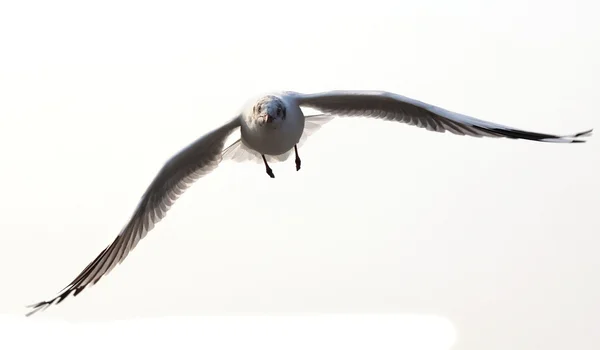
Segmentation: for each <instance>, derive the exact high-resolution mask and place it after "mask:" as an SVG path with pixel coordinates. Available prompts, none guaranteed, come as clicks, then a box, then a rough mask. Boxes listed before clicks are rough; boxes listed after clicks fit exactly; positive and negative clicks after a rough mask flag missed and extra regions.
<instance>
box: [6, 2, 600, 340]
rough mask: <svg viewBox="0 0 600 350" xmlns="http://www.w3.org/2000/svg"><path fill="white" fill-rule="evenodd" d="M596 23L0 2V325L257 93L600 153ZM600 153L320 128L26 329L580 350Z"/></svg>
mask: <svg viewBox="0 0 600 350" xmlns="http://www.w3.org/2000/svg"><path fill="white" fill-rule="evenodd" d="M598 10H599V8H598V4H597V2H595V1H572V2H567V1H563V2H558V1H550V2H549V1H541V0H540V1H528V2H522V1H516V0H514V1H497V2H492V1H488V2H477V1H467V0H460V1H459V0H457V1H452V2H449V1H441V0H437V1H411V2H408V1H401V2H383V1H376V0H371V1H368V2H363V3H360V6H359V5H357V4H352V3H349V2H326V1H318V2H309V1H297V2H276V1H253V2H251V3H242V2H226V1H222V2H211V3H210V4H209V3H201V2H193V1H187V2H183V1H169V2H166V1H164V2H141V1H139V2H135V1H104V2H98V3H92V2H77V1H71V2H67V1H53V2H42V1H37V2H36V1H18V2H17V1H7V2H3V4H2V5H0V50H1V54H0V160H1V162H2V167H1V169H2V171H1V172H0V179H1V180H2V181H1V182H0V191H1V193H2V199H3V200H2V201H0V206H1V207H0V209H1V213H2V220H0V276H1V278H2V289H1V292H0V293H1V294H0V296H1V297H2V298H0V312H2V313H6V314H12V315H17V316H19V317H22V316H21V315H23V314H24V312H25V311H26V310H25V309H24V305H27V304H31V303H33V302H36V301H39V300H42V299H48V298H51V297H53V296H54V295H55V294H54V293H56V292H57V291H58V290H60V289H61V288H62V287H64V286H65V285H66V284H67V283H68V282H70V281H71V280H72V279H73V278H74V277H75V276H76V275H77V274H78V273H79V272H80V271H81V269H83V268H84V267H85V266H86V265H87V264H88V263H89V261H91V260H92V259H93V258H94V257H95V256H96V255H97V254H98V253H99V252H100V251H101V250H102V249H103V248H104V247H105V246H106V245H107V244H109V243H110V242H111V241H112V240H113V239H114V238H115V237H116V235H117V233H118V232H119V230H120V229H121V228H122V226H123V225H124V224H125V222H126V220H127V219H128V218H129V216H130V215H131V213H132V211H133V209H134V207H135V205H136V204H137V201H138V199H139V198H140V196H141V195H142V193H143V191H144V190H145V188H146V186H147V185H148V184H149V183H150V181H151V180H152V178H153V177H154V175H155V174H156V172H157V171H158V170H159V169H160V167H161V166H162V165H163V164H164V162H165V161H166V160H167V159H168V158H169V157H170V156H172V155H173V154H174V153H175V152H177V151H178V150H179V149H181V148H182V147H184V146H186V145H187V144H189V143H190V142H192V141H193V140H195V139H196V138H198V137H200V136H201V135H202V134H203V133H205V132H207V131H209V130H210V129H212V128H214V127H216V126H218V125H220V124H221V123H223V122H224V121H226V120H229V118H231V117H232V116H233V115H234V113H235V112H236V111H237V110H238V108H239V107H240V106H241V104H242V103H243V102H244V101H245V100H246V98H247V97H248V96H250V95H253V94H256V93H260V92H264V91H270V90H277V89H289V90H297V91H301V92H316V91H322V90H329V89H380V90H389V91H393V92H396V93H399V94H402V95H406V96H408V97H411V98H415V99H419V100H422V101H425V102H428V103H432V104H436V105H438V106H441V107H443V108H447V109H450V110H453V111H456V112H460V113H464V114H468V115H471V116H474V117H477V118H481V119H486V120H490V121H494V122H496V123H501V124H505V125H510V126H514V127H519V128H524V129H527V130H532V131H539V132H549V133H558V134H564V133H573V132H578V131H582V130H586V129H588V128H593V127H598V125H597V124H598V123H597V122H598V110H597V101H598V99H599V98H600V90H599V89H598V86H597V84H598V83H597V82H598V81H599V80H600V68H599V67H600V66H599V65H598V62H600V54H599V50H598V43H599V42H600V26H598V24H597V14H598ZM598 145H599V142H598V140H597V137H595V136H592V137H591V138H590V139H589V142H588V143H585V144H566V145H565V144H543V143H535V142H527V141H514V140H507V139H476V138H468V137H459V136H455V135H452V134H449V133H448V134H439V133H432V132H428V131H426V130H423V129H419V128H416V127H412V126H408V125H402V124H398V123H391V122H383V121H375V120H367V119H352V120H350V119H343V120H341V119H338V120H334V121H332V122H330V123H329V124H327V125H326V126H325V127H324V128H323V129H321V130H320V131H318V132H317V133H316V134H315V135H314V136H312V137H311V138H310V139H309V141H308V142H307V143H306V145H305V146H304V147H303V148H302V149H300V156H301V158H302V161H303V168H302V169H301V171H300V172H296V171H295V169H294V163H293V158H290V160H289V161H288V162H286V163H277V164H273V165H272V168H273V170H274V172H275V175H276V176H277V177H276V179H275V180H273V179H270V178H269V177H268V176H267V175H266V174H265V172H264V168H263V167H262V166H260V165H256V164H236V163H222V165H221V166H220V167H219V168H218V169H217V170H215V171H214V172H213V173H211V174H209V175H208V176H206V177H205V178H203V179H201V180H200V181H198V182H197V183H196V184H195V185H194V186H193V187H192V188H190V189H189V190H188V191H187V192H186V193H185V194H184V195H183V196H182V197H181V198H180V200H179V201H177V203H176V204H175V205H174V206H173V208H172V210H171V211H170V212H169V213H168V215H167V217H166V219H165V220H163V221H162V222H161V223H160V224H159V225H158V226H157V227H156V228H155V229H154V230H153V231H152V232H151V233H150V234H149V235H148V236H147V238H146V239H144V240H143V241H142V242H141V243H140V244H139V245H138V246H137V248H136V249H135V250H134V252H133V253H132V254H130V255H129V257H128V258H127V259H126V260H125V262H124V263H123V264H122V265H120V266H119V267H117V268H116V269H114V270H113V271H112V272H111V274H110V275H109V276H107V277H105V278H103V279H102V280H101V281H100V282H99V283H98V284H97V285H96V286H94V287H93V288H91V289H87V290H85V291H84V292H83V293H82V294H80V295H79V296H77V297H76V298H69V299H68V300H66V301H65V302H63V303H62V304H61V305H59V306H58V307H53V308H50V309H48V310H47V311H46V312H44V313H43V314H37V315H36V317H38V318H53V319H67V320H70V321H74V322H82V321H86V320H87V321H91V320H94V321H114V320H123V319H126V320H128V319H132V318H138V317H142V318H144V317H162V316H200V315H215V314H219V315H222V314H231V313H235V314H238V313H253V314H259V315H262V314H265V313H268V314H282V313H284V314H290V313H291V314H292V315H295V314H297V313H305V312H308V313H386V314H396V315H413V314H421V315H429V316H431V317H433V318H436V319H439V317H441V318H443V319H445V320H447V321H448V322H449V323H450V324H451V325H452V327H453V329H454V330H455V331H456V343H455V348H461V349H487V350H490V349H507V348H510V349H532V348H538V349H542V348H543V349H565V348H572V349H597V348H598V347H599V346H600V335H598V334H599V333H598V329H599V326H600V301H599V299H598V295H600V277H599V276H600V275H599V274H598V270H599V268H600V255H599V254H598V247H599V244H600V238H599V232H600V224H599V223H598V220H597V216H598V209H599V208H600V196H599V195H600V185H599V184H598V179H599V175H600V172H599V163H600V160H599V159H600V158H599V156H598V154H599V153H598V151H600V147H599V146H598ZM432 322H434V321H432ZM19 324H22V325H26V323H19ZM431 327H433V328H431V336H432V337H435V336H436V334H437V333H436V332H437V331H436V330H435V329H439V327H438V328H435V327H436V326H433V324H432V326H431ZM446 330H447V329H446ZM65 342H66V343H68V341H67V340H65Z"/></svg>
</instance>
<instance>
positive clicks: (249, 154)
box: [27, 90, 592, 316]
mask: <svg viewBox="0 0 600 350" xmlns="http://www.w3.org/2000/svg"><path fill="white" fill-rule="evenodd" d="M302 108H311V109H315V110H318V111H320V112H321V113H320V114H316V115H305V114H304V113H303V111H302ZM334 116H342V117H368V118H375V119H382V120H390V121H396V122H402V123H406V124H409V125H414V126H417V127H419V128H424V129H427V130H429V131H435V132H445V131H449V132H451V133H453V134H456V135H468V136H473V137H496V138H498V137H505V138H512V139H526V140H532V141H539V142H552V143H581V142H584V140H582V139H581V138H582V137H585V136H589V135H591V132H592V130H587V131H584V132H579V133H575V134H570V135H563V136H559V135H553V134H546V133H539V132H530V131H525V130H521V129H516V128H513V127H509V126H505V125H501V124H496V123H493V122H489V121H485V120H481V119H476V118H473V117H470V116H466V115H463V114H459V113H455V112H451V111H448V110H446V109H443V108H440V107H437V106H434V105H431V104H427V103H424V102H421V101H417V100H413V99H410V98H408V97H405V96H402V95H397V94H393V93H390V92H386V91H360V90H358V91H329V92H321V93H314V94H302V93H297V92H293V91H282V92H276V93H271V94H265V95H262V96H259V97H258V98H256V99H252V100H250V101H249V102H248V103H247V104H246V105H245V106H244V107H243V108H242V110H241V112H240V113H239V114H238V115H237V116H235V117H234V118H233V119H230V120H229V121H228V122H226V123H225V124H223V125H222V126H221V127H218V128H216V129H214V130H212V131H210V132H208V133H206V134H205V135H203V136H201V137H200V138H199V139H197V140H196V141H194V142H193V143H191V144H190V145H189V146H187V147H185V148H184V149H183V150H181V151H180V152H178V153H177V154H175V155H174V156H173V157H172V158H171V159H169V160H168V161H167V162H166V163H165V165H164V166H163V167H162V168H161V170H160V171H159V172H158V174H157V175H156V177H155V178H154V180H153V181H152V182H151V183H150V185H149V186H148V188H147V189H146V192H145V193H144V194H143V196H142V198H141V199H140V202H139V203H138V206H137V207H136V209H135V211H134V212H133V215H132V216H131V219H130V220H129V222H127V224H126V225H125V226H124V228H123V229H122V231H121V232H120V233H119V234H118V235H117V237H116V238H115V240H114V241H113V242H112V243H111V244H110V245H109V246H108V247H106V248H105V249H104V250H103V251H102V252H101V253H100V254H99V255H98V256H97V257H96V258H95V259H94V260H93V261H92V262H91V263H90V264H89V265H88V266H87V267H86V268H85V269H83V271H82V272H81V273H80V274H79V275H78V276H77V277H76V278H75V279H74V280H73V281H72V282H71V283H70V284H69V285H67V287H65V288H64V289H63V290H62V291H60V292H59V294H58V295H57V296H56V297H54V298H53V299H50V300H47V301H42V302H39V303H36V304H33V305H30V307H31V308H32V310H31V312H29V313H28V314H27V315H28V316H29V315H32V314H33V313H35V312H37V311H39V310H42V309H45V308H47V307H48V306H50V305H52V304H58V303H60V302H62V301H63V300H64V299H65V298H66V297H67V296H69V295H71V294H73V296H76V295H77V294H79V293H80V292H81V291H82V290H83V289H85V288H86V287H88V286H91V285H94V284H95V283H97V282H98V281H99V280H100V279H101V278H102V277H103V276H105V275H107V274H108V273H109V272H110V271H111V270H112V269H113V268H114V267H115V266H116V265H118V264H119V263H121V262H122V261H123V260H124V259H125V258H126V257H127V255H128V254H129V253H130V252H131V251H132V250H133V249H134V248H135V247H136V245H137V244H138V243H139V241H140V240H141V239H143V238H144V237H145V236H146V235H147V233H148V232H149V231H150V230H151V229H152V228H153V227H154V225H155V224H156V223H158V222H159V221H160V220H162V219H163V218H164V217H165V215H166V213H167V211H168V210H169V209H170V208H171V206H172V205H173V203H174V202H175V201H176V200H177V198H179V196H180V195H181V194H182V193H183V192H184V191H185V190H186V189H187V188H188V187H189V186H191V184H192V183H193V182H194V181H196V180H197V179H198V178H200V177H202V176H203V175H205V174H207V173H209V172H211V171H212V170H214V169H215V168H216V167H217V166H218V164H219V163H220V162H221V161H222V160H224V159H229V160H235V161H249V160H253V161H260V160H261V159H262V161H263V162H264V165H265V168H266V172H267V174H268V175H269V176H270V177H271V178H273V177H274V174H273V171H272V169H271V168H270V167H269V164H268V163H269V162H270V161H283V160H285V159H287V158H288V157H289V155H290V154H291V153H292V150H293V151H294V153H295V164H296V170H300V164H301V163H300V158H299V155H298V149H297V146H298V145H300V144H302V143H303V142H304V141H305V140H306V138H307V137H308V136H309V135H311V134H312V133H313V132H314V131H315V130H318V129H319V128H320V127H321V126H322V125H323V124H324V123H326V122H328V121H330V120H331V119H333V117H334ZM237 128H239V129H240V135H241V136H240V138H239V139H238V140H236V141H235V142H233V143H232V144H231V145H229V146H228V147H225V142H226V139H227V138H228V137H229V135H230V134H231V133H232V132H233V131H235V130H236V129H237Z"/></svg>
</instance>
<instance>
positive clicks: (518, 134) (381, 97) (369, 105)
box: [294, 90, 592, 143]
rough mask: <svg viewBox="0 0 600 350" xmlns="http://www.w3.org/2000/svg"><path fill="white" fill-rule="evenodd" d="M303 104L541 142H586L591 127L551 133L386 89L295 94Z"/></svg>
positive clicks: (427, 126)
mask: <svg viewBox="0 0 600 350" xmlns="http://www.w3.org/2000/svg"><path fill="white" fill-rule="evenodd" d="M294 98H295V99H296V101H297V102H298V104H299V105H300V106H301V107H310V108H314V109H317V110H320V111H322V112H324V113H328V114H334V115H339V116H363V117H372V118H379V119H385V120H393V121H398V122H403V123H407V124H410V125H414V126H417V127H420V128H425V129H427V130H430V131H436V132H445V131H450V132H451V133H454V134H457V135H469V136H474V137H483V136H487V137H507V138H512V139H526V140H533V141H540V142H564V143H574V142H585V141H584V140H581V139H580V138H581V137H584V136H589V135H591V133H592V129H590V130H587V131H583V132H579V133H576V134H572V135H562V136H561V135H552V134H545V133H538V132H531V131H525V130H520V129H516V128H512V127H509V126H505V125H500V124H496V123H492V122H489V121H485V120H481V119H476V118H473V117H469V116H466V115H463V114H459V113H455V112H451V111H448V110H445V109H443V108H440V107H437V106H433V105H430V104H427V103H424V102H421V101H417V100H413V99H410V98H408V97H404V96H401V95H397V94H393V93H389V92H385V91H360V90H358V91H351V90H350V91H348V90H346V91H344V90H339V91H330V92H323V93H316V94H299V93H298V94H295V95H294Z"/></svg>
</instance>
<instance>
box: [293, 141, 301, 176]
mask: <svg viewBox="0 0 600 350" xmlns="http://www.w3.org/2000/svg"><path fill="white" fill-rule="evenodd" d="M294 153H296V171H298V170H300V163H301V161H300V157H299V156H298V147H296V145H294Z"/></svg>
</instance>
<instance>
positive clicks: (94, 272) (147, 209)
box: [27, 118, 240, 316]
mask: <svg viewBox="0 0 600 350" xmlns="http://www.w3.org/2000/svg"><path fill="white" fill-rule="evenodd" d="M239 123H240V122H239V118H234V119H232V120H231V121H230V122H228V123H227V124H225V125H223V126H221V127H219V128H217V129H215V130H213V131H211V132H209V133H207V134H206V135H204V136H202V137H201V138H199V139H198V140H196V141H195V142H193V143H192V144H190V145H189V146H187V147H186V148H184V149H183V150H181V151H180V152H179V153H177V154H176V155H175V156H173V157H172V158H171V159H170V160H169V161H168V162H166V163H165V165H164V166H163V167H162V169H161V170H160V171H159V172H158V174H157V175H156V177H155V178H154V180H153V181H152V183H151V184H150V185H149V186H148V188H147V189H146V192H145V193H144V195H143V196H142V198H141V200H140V202H139V203H138V206H137V208H136V210H135V211H134V213H133V215H132V216H131V219H130V220H129V222H128V223H127V224H126V225H125V227H124V228H123V230H122V231H121V232H120V233H119V235H118V236H117V237H116V239H115V240H114V241H113V242H112V243H111V244H110V245H109V246H108V247H106V248H105V249H104V250H103V251H102V252H101V253H100V254H99V255H98V256H97V257H96V258H95V259H94V260H93V261H92V262H90V263H89V264H88V265H87V266H86V268H85V269H83V271H82V272H81V273H80V274H79V275H78V276H77V277H76V278H75V279H74V280H73V281H72V282H71V283H70V284H69V285H67V286H66V287H65V288H63V290H61V291H60V292H59V294H58V295H57V296H56V297H54V298H53V299H50V300H46V301H42V302H39V303H36V304H33V305H30V306H29V307H30V308H32V309H33V310H31V311H30V312H29V313H28V314H27V316H30V315H32V314H34V313H36V312H38V311H40V310H42V309H46V308H47V307H49V306H50V305H52V304H59V303H60V302H62V301H63V300H64V299H65V298H66V297H68V296H69V295H70V294H73V296H77V295H78V294H79V293H81V291H83V290H84V289H85V288H86V287H89V286H93V285H94V284H96V283H97V282H98V281H99V280H100V279H101V278H102V277H103V276H105V275H107V274H108V273H109V272H110V271H111V270H112V269H113V268H115V267H116V266H117V265H118V264H120V263H121V262H122V261H123V260H124V259H125V258H126V257H127V255H128V254H129V253H130V252H131V251H132V250H133V249H134V248H135V247H136V246H137V244H138V243H139V242H140V240H142V239H143V238H144V237H146V235H147V234H148V232H149V231H150V230H152V228H154V225H156V224H157V223H158V222H159V221H161V220H162V219H163V218H164V217H165V215H166V213H167V211H168V210H169V209H170V208H171V206H172V205H173V204H174V203H175V201H176V200H177V199H178V198H179V197H180V196H181V195H182V194H183V193H184V192H185V190H186V189H188V188H189V187H190V186H191V185H192V184H193V183H194V182H195V181H196V180H198V179H199V178H200V177H202V176H204V175H206V174H208V173H209V172H211V171H212V170H214V169H215V168H216V167H217V166H218V164H219V163H220V161H221V159H222V157H221V152H222V150H223V147H224V143H225V141H226V139H227V137H228V136H229V135H230V134H231V133H232V132H233V131H234V130H235V128H237V127H238V126H239Z"/></svg>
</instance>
